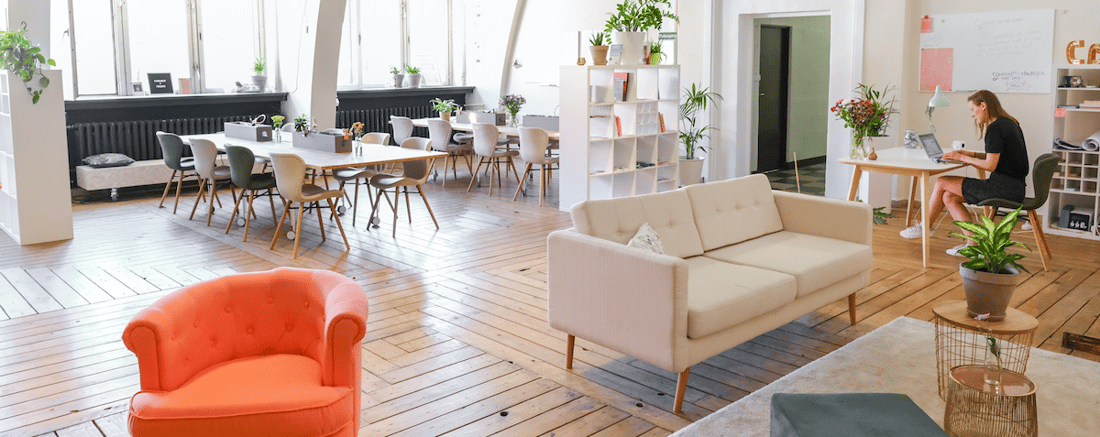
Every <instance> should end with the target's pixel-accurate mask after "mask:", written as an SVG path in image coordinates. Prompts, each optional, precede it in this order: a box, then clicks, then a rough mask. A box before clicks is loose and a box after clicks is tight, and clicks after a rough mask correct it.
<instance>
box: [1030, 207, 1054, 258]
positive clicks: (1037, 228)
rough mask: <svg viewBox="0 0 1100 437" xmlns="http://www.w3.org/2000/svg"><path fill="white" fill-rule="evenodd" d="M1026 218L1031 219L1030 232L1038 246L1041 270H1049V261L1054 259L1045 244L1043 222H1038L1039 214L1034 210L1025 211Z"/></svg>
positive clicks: (1045, 237)
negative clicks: (1041, 262) (1041, 263)
mask: <svg viewBox="0 0 1100 437" xmlns="http://www.w3.org/2000/svg"><path fill="white" fill-rule="evenodd" d="M1027 218H1028V220H1030V221H1031V232H1033V233H1034V234H1035V244H1036V245H1037V246H1039V258H1041V259H1042V260H1043V270H1046V271H1048V272H1049V271H1050V266H1049V265H1048V264H1049V261H1050V260H1051V259H1054V257H1053V256H1051V254H1050V247H1049V246H1047V236H1046V234H1044V233H1043V224H1042V223H1041V222H1039V214H1038V213H1036V212H1035V210H1034V209H1033V210H1031V211H1028V212H1027Z"/></svg>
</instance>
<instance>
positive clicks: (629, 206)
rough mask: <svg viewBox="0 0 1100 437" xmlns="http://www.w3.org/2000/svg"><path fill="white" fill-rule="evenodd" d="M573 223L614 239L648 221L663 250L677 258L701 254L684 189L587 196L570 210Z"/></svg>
mask: <svg viewBox="0 0 1100 437" xmlns="http://www.w3.org/2000/svg"><path fill="white" fill-rule="evenodd" d="M569 212H570V214H572V216H573V226H574V227H575V228H576V230H577V231H578V232H580V233H583V234H587V235H591V236H593V237H597V238H602V239H605V240H609V241H614V242H617V243H620V244H626V243H628V242H630V239H631V238H632V237H634V234H636V233H637V232H638V228H640V227H642V225H643V224H645V223H649V225H650V226H652V227H653V229H654V230H655V231H657V235H659V236H660V237H661V244H662V245H663V246H664V249H665V253H666V254H668V255H672V256H675V257H680V258H687V257H689V256H695V255H702V254H703V246H702V242H701V241H700V240H699V230H698V229H696V227H695V220H694V219H693V218H692V216H691V215H692V206H691V202H689V200H688V194H687V192H686V191H684V190H683V189H679V190H675V191H668V192H664V193H657V194H649V195H644V196H634V197H621V198H618V199H608V200H589V201H585V202H581V203H578V204H576V205H573V208H571V209H570V210H569Z"/></svg>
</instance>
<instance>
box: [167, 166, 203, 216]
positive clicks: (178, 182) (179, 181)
mask: <svg viewBox="0 0 1100 437" xmlns="http://www.w3.org/2000/svg"><path fill="white" fill-rule="evenodd" d="M182 189H183V172H182V171H181V172H180V178H179V179H177V180H176V204H175V205H174V206H172V214H175V213H176V210H177V209H179V208H180V190H182ZM199 192H200V193H202V191H199Z"/></svg>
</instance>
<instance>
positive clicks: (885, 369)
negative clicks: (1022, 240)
mask: <svg viewBox="0 0 1100 437" xmlns="http://www.w3.org/2000/svg"><path fill="white" fill-rule="evenodd" d="M934 329H935V327H934V325H932V324H931V323H928V322H924V321H920V320H915V319H910V318H908V317H899V318H898V319H895V320H894V321H892V322H890V323H887V324H886V325H885V326H883V327H881V328H879V329H876V330H874V331H873V332H871V333H870V334H867V335H865V336H863V337H860V338H858V339H856V340H855V341H853V342H851V343H849V344H847V345H845V346H844V347H842V348H840V349H837V350H836V351H833V352H832V353H830V354H828V355H826V356H824V357H822V358H820V359H818V360H816V361H814V362H812V363H810V364H807V365H805V366H803V367H801V368H799V369H798V370H795V371H794V372H791V373H790V374H788V375H787V376H784V377H782V378H780V379H779V380H777V381H775V382H773V383H771V384H768V385H767V386H765V387H764V388H762V389H760V390H757V391H755V392H753V393H752V394H750V395H748V396H746V397H744V398H742V399H740V400H738V401H737V402H734V403H732V404H730V405H727V406H726V407H725V408H722V409H721V410H718V411H716V412H714V413H713V414H711V415H709V416H707V417H705V418H703V419H701V420H699V421H697V422H695V423H693V424H691V425H689V426H687V427H685V428H684V429H681V430H680V431H678V432H676V433H675V434H673V436H708V437H709V436H767V435H768V434H769V430H768V424H769V422H768V420H769V415H770V414H771V397H772V394H775V393H855V392H879V393H886V392H888V393H904V394H907V395H909V397H911V398H913V401H914V402H916V403H917V405H919V406H920V407H921V409H923V410H924V411H925V412H926V413H928V415H929V416H931V417H932V418H933V419H935V420H936V423H939V424H940V426H943V411H944V406H945V405H944V401H943V400H941V399H940V397H939V395H938V394H937V391H936V388H937V386H936V350H935V335H934V332H935V331H934ZM1026 375H1027V376H1028V377H1029V378H1031V380H1032V381H1035V383H1036V384H1037V385H1038V388H1037V390H1036V397H1037V398H1036V402H1037V406H1038V417H1039V435H1041V436H1059V437H1061V436H1089V437H1094V436H1096V435H1098V433H1100V431H1098V430H1100V363H1096V362H1093V361H1088V360H1084V359H1081V358H1077V357H1072V356H1069V355H1064V354H1059V353H1054V352H1050V351H1046V350H1042V349H1036V348H1032V349H1031V358H1030V359H1029V360H1028V365H1027V373H1026Z"/></svg>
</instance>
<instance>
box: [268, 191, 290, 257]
mask: <svg viewBox="0 0 1100 437" xmlns="http://www.w3.org/2000/svg"><path fill="white" fill-rule="evenodd" d="M284 205H285V207H284V208H283V215H282V217H279V224H278V225H276V226H275V237H273V238H272V239H271V247H269V248H268V249H267V250H275V243H276V242H278V241H279V234H280V232H281V231H282V230H283V223H284V222H286V216H287V214H289V213H290V203H285V202H284Z"/></svg>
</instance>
